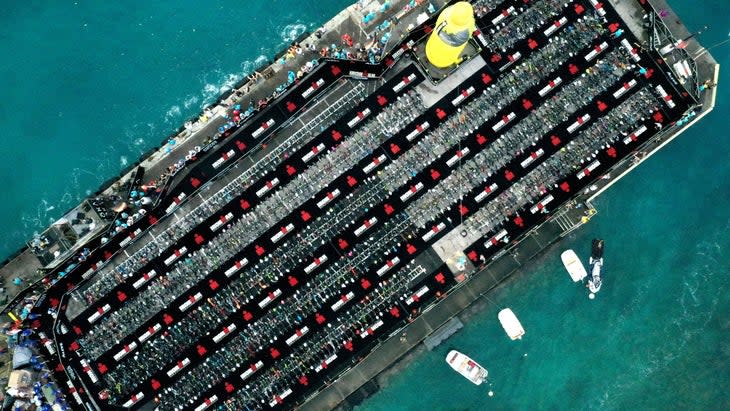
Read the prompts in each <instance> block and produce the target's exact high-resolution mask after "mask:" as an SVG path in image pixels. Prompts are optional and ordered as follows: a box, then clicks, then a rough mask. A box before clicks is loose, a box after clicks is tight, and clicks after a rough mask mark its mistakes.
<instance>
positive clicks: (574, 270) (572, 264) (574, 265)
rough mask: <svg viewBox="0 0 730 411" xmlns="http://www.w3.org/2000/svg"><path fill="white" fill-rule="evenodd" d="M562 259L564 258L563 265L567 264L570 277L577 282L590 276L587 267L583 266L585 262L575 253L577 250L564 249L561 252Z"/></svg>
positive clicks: (566, 267)
mask: <svg viewBox="0 0 730 411" xmlns="http://www.w3.org/2000/svg"><path fill="white" fill-rule="evenodd" d="M560 259H561V260H563V265H564V266H565V269H566V270H568V274H570V278H572V279H573V281H574V282H576V283H577V282H578V281H583V279H584V278H586V277H587V276H588V272H586V268H585V267H583V263H581V262H580V258H578V255H576V254H575V251H573V250H566V251H563V253H562V254H560Z"/></svg>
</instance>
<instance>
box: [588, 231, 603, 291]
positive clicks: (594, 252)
mask: <svg viewBox="0 0 730 411" xmlns="http://www.w3.org/2000/svg"><path fill="white" fill-rule="evenodd" d="M588 263H589V265H590V267H591V278H589V279H588V289H589V290H590V291H591V293H593V294H595V293H597V292H598V291H600V290H601V282H602V281H601V273H602V271H603V240H601V239H594V240H593V245H592V247H591V258H590V259H589V260H588Z"/></svg>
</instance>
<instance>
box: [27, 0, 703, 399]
mask: <svg viewBox="0 0 730 411" xmlns="http://www.w3.org/2000/svg"><path fill="white" fill-rule="evenodd" d="M418 3H419V5H420V3H421V2H418ZM425 3H427V2H425ZM471 3H472V4H473V6H474V9H475V11H476V21H475V23H476V27H475V28H476V30H475V31H474V32H473V33H472V34H471V36H470V37H469V38H468V39H467V40H468V44H466V46H465V47H464V50H465V51H464V53H465V54H464V55H463V56H462V59H460V60H459V61H458V62H456V63H455V64H453V65H452V66H450V67H447V68H443V67H440V68H435V67H432V66H430V63H429V60H428V58H427V57H426V56H425V54H424V51H423V50H424V48H425V44H426V42H427V41H428V38H429V36H430V35H438V33H439V29H440V28H439V27H438V26H436V27H435V26H434V25H435V23H436V19H437V18H438V15H439V12H438V10H437V9H436V8H435V7H433V8H431V9H430V10H429V8H427V7H426V6H427V4H424V5H423V9H422V10H423V11H422V13H421V14H419V15H418V16H417V18H415V17H416V16H413V17H414V18H415V19H414V20H412V21H410V20H406V19H405V18H404V17H403V16H401V19H400V20H399V17H398V16H397V15H396V14H397V13H396V12H397V10H396V9H393V10H391V12H392V13H393V15H389V16H388V18H389V21H390V22H391V23H390V24H392V25H393V28H392V30H400V31H397V32H398V33H402V35H401V38H399V39H397V38H393V37H391V38H390V40H389V42H391V43H392V44H391V46H390V48H389V49H388V51H387V52H385V53H384V55H383V56H382V58H381V59H380V60H379V61H378V62H366V61H358V60H347V59H332V58H321V59H319V60H318V61H316V65H315V64H312V69H311V71H310V72H309V73H308V74H306V75H305V76H303V77H302V78H301V79H300V80H298V81H296V82H293V83H292V85H291V87H289V88H288V89H287V90H286V91H285V92H284V93H282V94H281V95H279V96H278V97H277V98H276V99H275V100H273V101H272V102H270V103H268V105H267V106H266V107H265V108H264V109H262V110H261V111H260V112H259V113H258V114H256V115H255V116H253V117H252V118H251V119H246V120H240V121H237V122H236V123H235V125H233V126H232V127H230V128H227V129H225V130H224V135H223V136H222V138H221V139H220V140H219V141H218V143H217V144H216V145H215V146H214V147H211V148H209V150H208V151H206V152H204V153H201V154H200V155H201V158H200V159H199V160H198V161H197V162H196V163H195V166H194V167H192V168H190V169H186V171H185V174H184V175H182V177H180V178H179V182H178V183H177V184H176V185H175V186H172V187H170V188H169V190H168V191H167V192H166V193H165V194H164V196H163V198H162V200H161V201H160V202H159V204H158V205H157V206H155V207H154V208H150V209H149V210H147V211H146V214H145V217H144V218H142V219H140V220H139V221H137V222H135V223H134V225H132V226H130V227H129V228H128V229H127V230H126V231H125V232H124V233H123V234H122V235H119V236H117V237H115V238H114V239H112V240H111V241H108V242H106V243H104V244H99V245H98V247H97V248H94V250H93V252H91V253H90V254H89V255H88V256H85V258H84V260H83V261H78V262H74V265H73V267H70V268H69V267H68V266H63V269H64V270H66V273H65V274H64V276H63V277H62V278H60V279H59V280H58V281H56V282H55V283H54V284H53V286H51V287H50V288H49V289H48V291H47V293H46V295H45V297H44V298H43V299H42V300H41V301H40V302H39V303H38V304H37V305H36V307H34V313H36V314H37V317H34V324H33V328H34V329H35V330H36V332H37V333H38V335H40V336H41V342H42V344H43V346H44V347H45V349H46V351H45V353H44V355H45V356H46V358H47V360H48V363H50V364H54V365H55V377H56V378H57V379H58V380H59V381H64V384H65V385H66V386H68V387H69V394H70V395H71V397H73V402H74V403H75V406H76V407H77V408H79V409H89V410H93V409H100V410H107V409H113V408H114V407H120V408H128V409H134V410H137V409H160V410H181V409H186V410H187V409H190V410H196V411H202V410H205V409H228V410H247V409H248V410H268V409H291V408H293V407H295V406H298V405H301V404H303V403H305V402H306V401H307V400H308V399H309V400H311V399H312V398H313V397H315V396H316V393H318V392H319V391H321V390H322V389H323V388H326V387H328V386H331V385H332V384H333V383H334V382H336V381H337V380H338V378H339V377H340V376H341V375H342V374H343V372H345V371H347V370H348V369H350V368H351V367H353V366H354V365H357V364H359V363H361V362H362V361H363V359H364V358H365V357H366V356H368V354H369V353H371V352H372V351H373V349H374V348H376V347H377V346H379V345H380V344H381V343H382V342H383V341H385V340H386V339H388V338H389V337H390V336H392V335H393V334H394V333H397V332H398V330H400V329H402V328H403V327H404V326H406V325H408V324H411V323H413V322H415V321H417V320H418V319H419V318H420V317H421V316H422V315H423V313H424V312H425V311H426V310H428V309H433V310H438V309H439V306H438V305H435V306H434V304H436V303H437V302H439V301H441V299H442V298H443V297H444V296H446V295H447V294H449V293H451V292H452V290H454V288H455V287H457V286H458V285H459V284H460V283H463V282H465V281H466V282H470V281H479V275H480V274H478V273H477V272H478V270H479V269H483V268H484V267H486V266H488V265H489V263H490V262H491V261H493V260H494V259H496V258H497V257H499V256H500V255H501V253H503V252H504V250H505V249H506V248H507V247H509V246H510V245H513V244H515V243H516V242H517V241H518V240H520V239H521V238H523V237H524V235H525V234H526V233H528V232H529V231H530V230H533V229H534V228H535V227H537V226H539V225H540V224H542V223H544V222H545V221H546V220H548V219H549V218H551V216H552V214H553V211H555V210H557V209H558V208H559V207H560V206H561V205H563V204H566V203H567V202H569V201H571V199H573V198H574V197H575V196H576V195H577V194H579V193H581V192H582V191H583V190H584V189H585V188H587V187H589V186H591V185H592V184H594V183H595V182H596V181H597V180H598V179H599V178H600V177H601V176H602V175H603V174H605V173H606V172H608V171H609V170H610V169H611V168H612V167H614V165H616V164H617V163H618V162H620V161H621V160H623V159H626V158H630V157H631V156H635V155H636V153H637V151H638V150H639V149H640V148H641V147H642V146H643V145H645V144H646V143H647V142H649V141H650V140H651V139H652V138H653V137H654V136H655V135H656V134H657V133H658V132H661V131H662V130H664V131H666V130H667V129H669V128H671V127H674V126H678V125H679V126H681V125H683V124H685V123H686V122H687V121H688V119H689V118H691V117H692V115H693V114H692V113H694V112H693V111H692V110H693V109H695V108H696V107H697V106H698V98H699V97H698V94H697V93H696V92H692V90H695V91H696V89H697V85H696V84H695V83H696V82H697V78H696V76H695V77H692V76H689V75H688V76H678V75H677V74H676V70H677V68H676V67H674V68H673V67H671V66H670V63H668V60H667V58H665V57H666V53H665V54H664V55H662V54H660V53H659V51H658V49H659V46H661V44H657V45H656V47H650V45H648V44H647V43H646V41H645V40H644V39H640V38H637V37H636V36H635V34H634V33H633V31H632V29H631V27H629V26H630V25H637V24H638V26H642V27H643V25H644V24H645V23H646V24H651V22H650V20H651V18H650V17H647V18H645V20H646V21H645V22H638V23H637V22H628V23H627V22H626V21H624V20H622V19H621V18H620V17H619V14H618V13H617V12H616V10H615V9H613V7H611V5H610V4H608V3H600V2H597V1H595V0H575V1H558V0H519V1H515V0H505V1H499V0H477V1H473V2H471ZM419 10H421V9H419ZM647 16H648V12H647ZM406 22H407V23H408V27H407V28H404V27H403V26H402V25H403V24H406ZM399 24H400V25H401V26H399ZM394 32H396V31H394ZM343 41H347V39H343ZM386 43H387V42H386ZM663 56H665V57H663ZM680 58H681V56H680ZM680 66H681V65H680ZM688 90H690V91H689V92H688ZM353 388H355V389H356V388H357V387H353ZM329 405H332V404H328V406H329ZM334 405H336V404H334ZM320 409H321V408H320Z"/></svg>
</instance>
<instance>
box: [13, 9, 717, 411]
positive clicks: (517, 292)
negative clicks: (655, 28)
mask: <svg viewBox="0 0 730 411" xmlns="http://www.w3.org/2000/svg"><path fill="white" fill-rule="evenodd" d="M622 1H628V0H622ZM350 2H351V1H349V0H307V1H301V0H300V1H296V0H267V1H260V0H251V1H247V2H240V1H222V0H218V1H212V2H205V3H200V2H194V1H191V0H178V1H158V2H135V3H133V6H132V5H130V4H131V3H124V2H84V1H77V2H74V1H57V2H56V1H38V2H14V3H9V4H7V5H5V7H4V10H3V13H1V14H0V24H2V27H3V30H0V53H1V55H3V57H4V58H3V59H1V60H0V90H1V91H2V98H0V121H2V124H3V131H2V140H1V141H2V150H0V181H2V184H3V196H2V201H0V230H2V232H3V235H2V236H1V237H0V258H3V257H4V256H6V255H8V254H10V253H11V252H13V251H14V250H16V249H17V248H18V247H19V246H20V245H21V244H22V243H23V241H25V240H26V239H28V238H29V237H30V236H31V235H32V234H33V232H34V231H38V230H42V229H43V228H45V227H46V226H47V225H48V224H49V223H50V222H51V221H53V220H55V219H56V218H58V217H60V216H61V214H62V213H63V212H65V211H66V210H67V209H68V208H70V207H72V206H74V205H75V204H77V203H78V201H79V200H80V199H81V198H83V197H84V196H86V195H87V194H88V193H91V192H94V191H96V189H97V188H98V185H99V184H100V183H101V182H102V181H104V180H106V179H108V178H111V177H114V176H116V175H117V174H118V173H119V171H120V170H121V169H122V168H123V167H124V165H125V164H128V163H131V162H134V161H135V160H136V159H137V157H138V156H139V155H140V154H141V153H142V152H144V151H146V150H147V149H149V148H151V147H155V146H157V145H158V144H159V143H160V142H161V141H162V140H163V138H164V137H165V136H166V135H167V134H168V133H169V132H170V131H172V130H174V129H176V128H177V127H178V126H179V125H180V123H181V122H182V121H183V120H184V119H186V118H188V117H190V116H191V115H194V114H196V113H197V112H198V111H199V110H200V108H201V107H203V106H204V105H205V104H207V103H210V102H212V101H213V100H214V99H215V97H216V96H217V95H218V94H219V93H220V92H221V91H222V90H223V89H224V88H225V87H226V86H227V85H230V84H232V83H233V82H235V81H236V80H237V79H239V78H240V77H241V76H243V75H245V74H246V73H248V72H249V71H250V70H251V69H253V68H254V67H256V66H258V65H259V63H261V62H262V61H265V60H266V57H267V56H269V57H270V56H272V55H273V54H274V53H276V52H277V51H279V49H280V48H281V47H282V46H283V45H285V44H287V43H288V42H289V41H290V40H291V39H292V38H293V37H296V35H297V34H298V33H300V32H301V31H302V30H304V29H310V30H311V29H314V28H316V27H317V26H318V25H319V24H321V23H323V22H324V21H326V20H327V19H329V18H330V17H331V16H333V15H334V14H335V13H337V12H338V11H339V10H340V9H341V8H343V7H345V6H346V5H348V4H349V3H350ZM672 4H673V7H675V9H676V10H677V11H678V13H679V14H680V16H681V17H682V19H683V20H684V21H685V23H686V24H687V25H688V26H689V27H690V28H691V29H699V28H700V27H702V26H703V25H709V26H710V30H709V31H708V32H706V33H704V34H702V36H701V39H702V42H703V43H704V44H705V45H710V44H713V43H716V42H719V41H722V40H724V39H726V38H728V37H727V36H728V35H729V34H730V33H728V31H730V24H729V23H730V22H729V21H728V19H727V16H729V15H730V3H728V2H726V1H723V0H711V1H702V2H695V1H690V0H676V1H672ZM671 17H672V16H669V17H668V18H671ZM712 51H713V54H714V55H715V57H716V58H717V59H718V60H719V61H720V63H721V64H725V65H727V64H728V63H730V45H725V46H721V47H718V48H716V49H713V50H712ZM720 83H721V86H720V90H721V92H720V96H719V99H718V105H717V107H716V108H715V111H714V112H713V113H712V114H711V115H710V116H709V117H706V118H705V119H703V120H702V121H701V122H700V123H699V124H698V125H697V126H695V127H693V128H691V129H690V130H689V131H688V132H686V133H685V134H683V135H682V136H681V137H680V138H679V139H677V140H676V141H675V142H673V143H671V144H670V145H669V146H667V147H666V148H665V149H663V150H662V151H660V152H659V153H658V154H656V155H655V156H653V157H652V158H650V159H649V160H647V161H646V162H645V163H644V164H643V165H641V166H640V167H639V168H638V169H637V170H635V171H634V172H632V173H631V174H630V175H629V176H627V177H625V178H624V179H622V180H621V181H620V182H619V183H617V184H616V185H614V186H613V187H612V188H611V189H610V190H609V191H608V192H606V193H605V194H603V195H602V196H601V197H600V198H599V200H598V201H597V202H596V205H597V207H598V209H599V214H598V215H597V216H596V217H595V218H594V219H593V221H591V223H590V224H588V225H587V226H585V227H584V228H582V229H581V230H579V231H578V232H577V233H575V234H574V235H572V236H571V237H570V238H569V239H567V240H566V241H564V242H563V243H561V244H559V245H558V246H556V247H554V248H552V249H551V250H549V251H548V252H547V253H546V254H545V255H543V256H542V257H541V258H540V259H538V260H537V261H535V264H534V265H533V266H532V267H529V268H528V269H526V270H525V272H523V273H521V274H520V275H518V276H514V277H513V278H512V279H511V280H509V281H508V282H507V283H506V284H505V285H504V286H503V287H501V288H500V289H499V290H497V291H496V292H494V293H493V294H492V295H490V300H491V301H492V303H491V304H490V305H489V306H488V307H487V308H486V310H484V311H483V312H481V313H479V314H477V315H475V316H473V317H472V318H471V319H470V321H469V322H468V323H467V324H466V327H465V328H464V329H463V330H461V331H460V332H459V333H458V334H456V335H455V336H453V337H452V338H451V339H449V340H448V341H447V342H446V343H444V345H443V346H442V347H439V348H438V349H437V350H435V351H434V352H431V353H427V354H423V355H420V356H418V357H417V358H416V360H415V361H414V362H413V363H412V364H411V365H410V366H409V367H407V368H406V369H405V370H404V371H402V372H401V373H399V374H396V375H395V376H394V377H392V378H390V379H389V381H388V384H387V386H386V387H385V388H383V390H382V391H381V392H380V393H378V394H376V395H375V396H374V397H373V398H371V399H369V400H367V401H366V402H365V403H364V404H363V405H362V406H361V407H359V409H360V410H361V411H381V410H382V411H385V410H419V411H420V410H489V409H504V410H511V409H520V410H522V409H525V410H527V409H555V410H563V409H609V410H611V409H617V410H618V409H627V410H632V409H657V410H674V409H679V410H685V409H703V410H704V409H706V410H720V409H730V394H728V390H727V386H729V385H730V318H729V317H728V313H730V285H729V283H730V281H729V280H728V275H729V274H730V257H728V251H729V249H730V212H729V211H728V205H730V201H729V200H730V194H729V193H730V140H728V132H727V119H728V118H730V101H729V99H728V97H730V85H729V84H723V81H722V77H721V81H720ZM593 237H602V238H604V239H605V240H606V255H605V257H606V279H605V281H604V286H603V289H602V291H601V292H600V294H599V295H598V296H597V298H596V299H595V300H593V301H590V300H588V298H587V296H586V292H585V290H583V289H582V288H580V287H578V286H575V285H574V284H573V283H572V282H571V281H570V280H569V277H568V276H567V274H566V273H565V272H564V270H563V268H562V265H561V264H560V261H559V253H560V251H562V250H563V249H566V248H569V247H570V248H574V249H576V251H577V252H578V253H579V254H580V255H582V256H584V257H587V256H588V253H589V248H590V240H591V238H593ZM504 306H509V307H511V308H512V309H513V310H514V311H515V313H516V314H517V315H518V317H519V318H520V320H521V321H522V323H523V325H524V326H525V328H526V330H527V335H526V337H525V338H524V339H523V340H522V341H517V342H512V341H510V340H509V339H508V338H507V337H506V336H505V334H504V332H503V331H502V329H501V327H500V325H499V323H498V322H497V320H496V313H497V311H498V309H499V308H501V307H504ZM450 347H454V348H458V349H459V350H461V351H463V352H466V353H468V354H469V355H471V356H472V357H473V358H474V359H476V360H477V361H479V362H480V363H482V364H483V365H485V366H486V367H488V368H489V371H490V378H489V385H486V386H481V387H476V386H472V385H471V384H469V383H468V382H466V381H465V380H463V379H462V378H461V377H460V376H458V375H457V374H455V373H454V372H453V371H451V369H450V368H448V366H447V365H446V364H445V362H444V360H443V358H444V356H445V353H446V352H447V350H448V349H449V348H450ZM525 354H527V356H525ZM489 390H492V391H493V392H494V396H493V397H488V396H487V392H488V391H489Z"/></svg>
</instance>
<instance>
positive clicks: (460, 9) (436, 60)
mask: <svg viewBox="0 0 730 411" xmlns="http://www.w3.org/2000/svg"><path fill="white" fill-rule="evenodd" d="M475 30H476V24H475V22H474V9H473V8H472V6H471V4H469V3H467V2H465V1H460V2H458V3H454V4H452V5H451V6H449V7H447V8H445V9H444V11H442V12H441V14H440V15H439V18H438V19H437V20H436V27H435V28H434V30H433V32H432V33H431V36H430V37H429V38H428V42H427V43H426V58H428V61H429V62H430V63H431V64H433V65H434V66H435V67H438V68H444V67H449V66H451V65H453V64H458V63H459V62H461V52H462V51H463V50H464V47H466V43H467V42H468V41H469V38H470V37H471V35H472V34H473V33H474V31H475Z"/></svg>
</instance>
